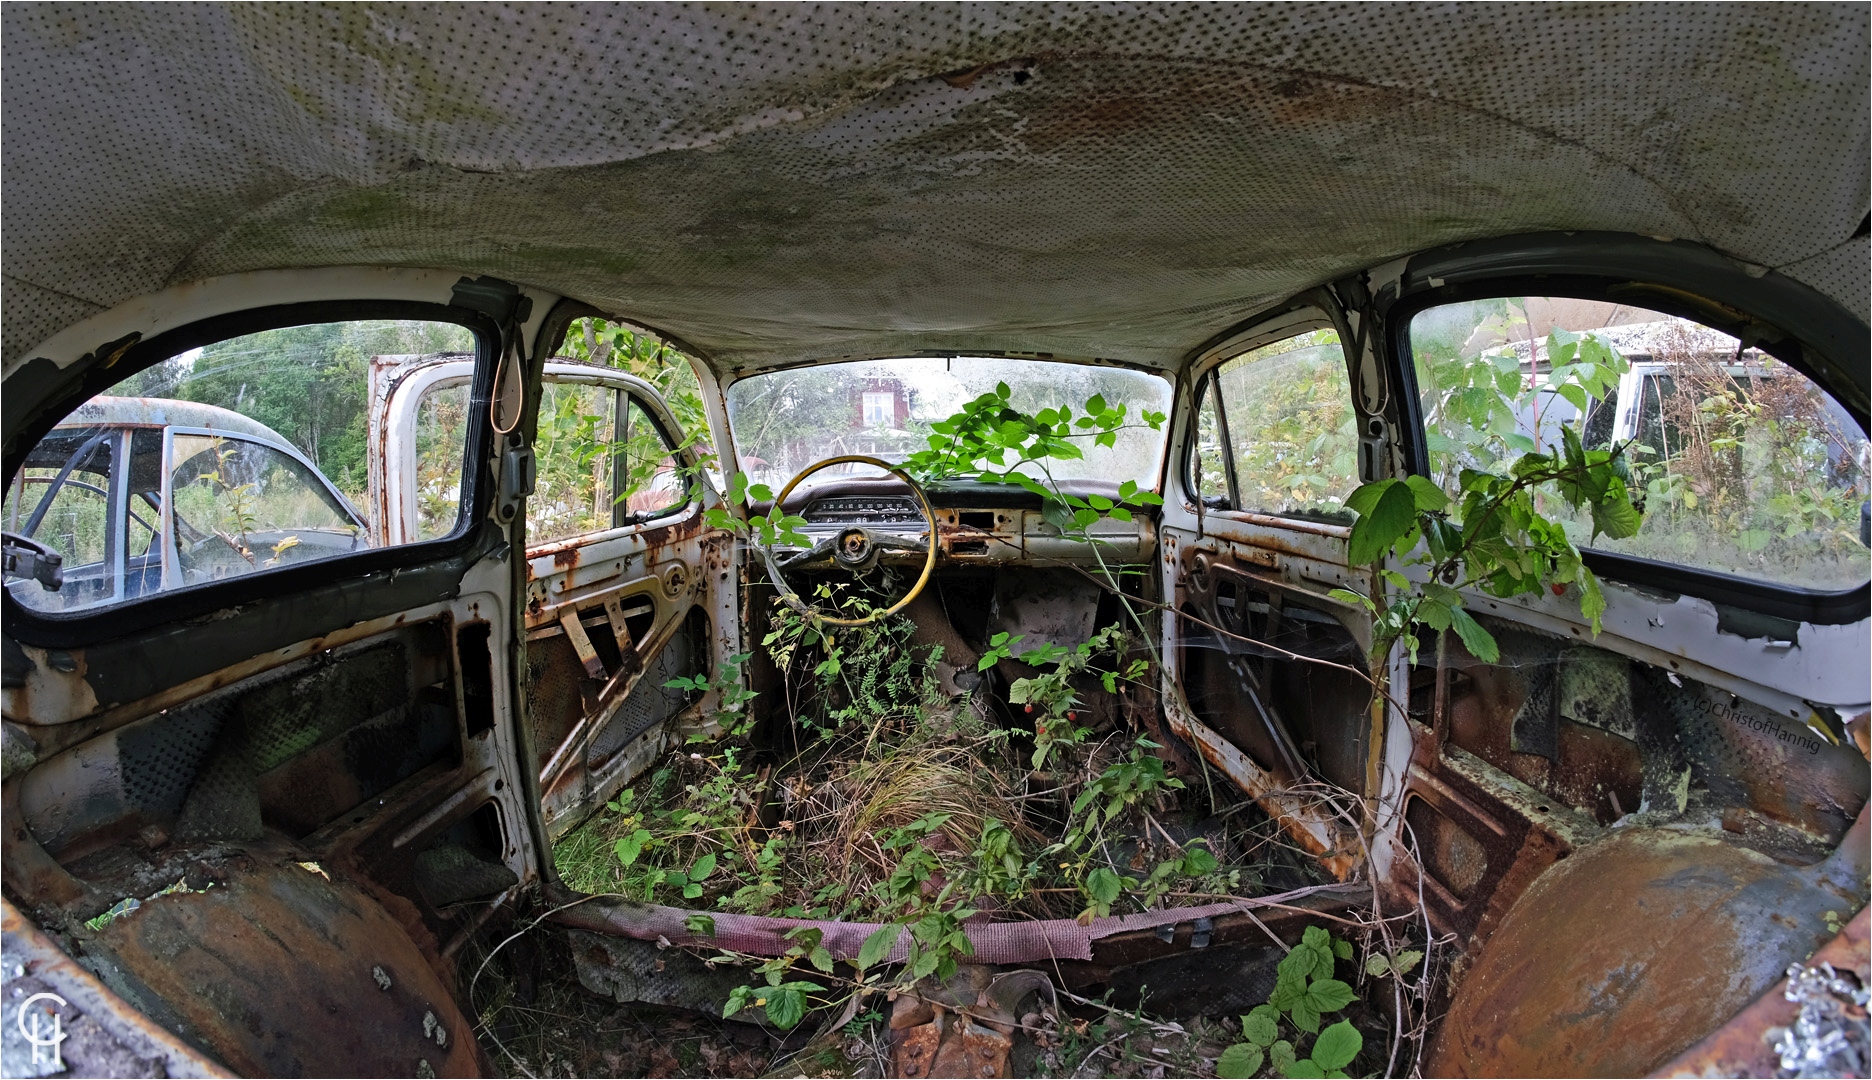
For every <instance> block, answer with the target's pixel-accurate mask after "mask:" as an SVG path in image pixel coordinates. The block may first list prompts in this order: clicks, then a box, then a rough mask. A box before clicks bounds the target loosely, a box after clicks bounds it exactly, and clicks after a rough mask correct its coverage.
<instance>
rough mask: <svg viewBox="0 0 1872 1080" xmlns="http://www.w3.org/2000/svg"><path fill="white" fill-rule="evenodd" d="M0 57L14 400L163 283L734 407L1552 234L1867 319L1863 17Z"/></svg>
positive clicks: (1148, 331)
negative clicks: (1805, 292) (519, 355)
mask: <svg viewBox="0 0 1872 1080" xmlns="http://www.w3.org/2000/svg"><path fill="white" fill-rule="evenodd" d="M0 28H3V30H4V55H5V58H6V63H5V65H4V69H3V70H0V101H3V102H4V106H3V108H4V113H3V117H0V118H3V122H0V140H3V152H4V155H5V159H6V162H7V166H8V167H7V169H6V174H5V187H4V199H3V201H0V218H3V220H0V225H3V226H4V230H5V237H6V245H5V249H4V252H3V253H0V264H3V266H4V271H5V277H4V290H5V292H4V310H3V311H0V338H3V340H0V354H3V356H4V359H5V361H6V362H7V364H8V365H9V368H10V367H11V365H13V364H14V363H16V362H17V361H19V360H20V359H21V358H22V357H23V356H25V355H26V353H27V352H28V351H29V350H30V349H31V348H32V347H34V346H35V345H37V344H38V343H39V342H40V341H42V340H44V339H45V338H46V337H48V336H49V335H50V334H52V333H54V332H56V331H58V330H60V329H62V328H64V327H65V326H68V325H70V324H71V323H73V322H74V321H76V320H78V319H80V318H83V317H85V316H86V315H89V314H91V313H94V312H95V311H97V310H99V309H100V308H102V307H108V306H110V305H113V304H115V303H118V302H121V301H123V300H125V299H128V298H131V297H133V296H136V295H139V294H143V293H147V292H150V291H153V290H155V289H158V288H161V287H164V286H166V285H170V284H174V283H178V282H183V281H188V280H193V279H198V278H204V277H210V276H215V275H221V274H227V273H233V272H237V271H243V270H254V269H271V268H282V267H305V266H324V265H348V264H372V265H399V266H430V267H441V268H446V269H459V270H463V271H471V272H475V273H486V274H494V275H498V276H501V277H504V278H508V279H510V280H514V281H519V282H524V283H529V284H535V285H539V286H541V287H544V288H549V289H552V290H554V291H557V292H561V293H564V294H566V295H570V296H575V297H578V298H580V299H584V300H587V301H590V302H592V303H595V304H597V305H599V306H601V307H604V308H607V309H610V310H613V311H616V312H618V313H620V314H624V315H627V316H628V317H631V318H633V319H635V320H637V321H640V322H643V323H645V324H648V325H651V326H654V327H657V328H659V329H661V330H664V331H666V332H668V333H670V334H672V335H674V336H676V337H678V338H680V339H681V340H683V341H686V342H688V343H690V344H691V345H693V346H695V347H696V348H697V349H698V350H699V351H701V352H702V353H703V354H704V355H705V356H706V357H708V358H709V359H710V360H711V362H713V363H715V364H716V365H717V366H718V367H723V368H727V367H743V366H762V365H769V364H777V363H784V362H790V361H794V360H800V359H810V358H819V357H825V356H835V355H859V354H863V355H884V354H892V353H897V354H901V353H913V352H918V351H926V350H1023V351H1033V352H1052V353H1057V354H1061V355H1077V356H1097V357H1107V358H1113V359H1122V360H1131V361H1138V362H1143V363H1151V364H1160V365H1168V364H1173V363H1175V362H1177V361H1179V360H1181V359H1182V358H1184V357H1185V356H1186V355H1187V354H1188V352H1189V351H1190V350H1191V349H1192V348H1193V347H1195V346H1196V345H1198V344H1200V343H1201V342H1202V341H1204V340H1205V339H1207V338H1208V337H1210V336H1211V335H1213V334H1215V333H1217V332H1219V331H1220V330H1222V329H1224V328H1226V327H1228V326H1229V325H1231V324H1232V323H1234V322H1237V321H1239V320H1240V319H1242V318H1244V317H1246V316H1248V315H1250V314H1252V313H1253V312H1254V310H1255V309H1256V308H1258V307H1260V306H1262V305H1264V304H1266V303H1268V302H1270V301H1272V300H1276V299H1279V298H1281V297H1283V296H1286V295H1289V294H1291V293H1293V292H1295V291H1297V290H1299V289H1302V288H1305V287H1308V286H1310V285H1313V284H1316V283H1318V282H1320V281H1324V280H1329V279H1331V278H1332V277H1334V276H1336V275H1339V274H1342V273H1345V272H1348V271H1351V270H1354V269H1358V268H1361V267H1367V266H1372V265H1375V264H1377V263H1380V262H1382V261H1384V260H1386V259H1388V258H1391V257H1393V256H1396V255H1399V254H1403V253H1407V252H1411V251H1416V250H1421V249H1423V248H1426V247H1431V246H1434V245H1437V244H1440V243H1445V242H1450V241H1455V240H1462V239H1470V238H1476V237H1483V236H1496V235H1505V234H1509V233H1515V232H1525V231H1537V230H1553V229H1568V230H1575V229H1577V230H1586V229H1604V230H1613V231H1620V232H1630V233H1641V234H1646V235H1654V236H1668V237H1675V238H1685V239H1691V240H1697V241H1700V242H1702V243H1706V244H1708V245H1710V246H1712V247H1714V248H1716V249H1718V250H1720V251H1723V252H1725V253H1728V254H1730V255H1732V256H1734V257H1736V258H1738V259H1741V260H1744V261H1746V262H1749V263H1753V264H1758V265H1762V266H1774V267H1780V266H1790V265H1794V264H1798V265H1799V266H1800V267H1801V268H1802V271H1801V273H1802V274H1803V275H1804V276H1802V280H1805V281H1808V282H1810V283H1811V284H1813V285H1814V286H1815V287H1816V288H1819V289H1821V290H1823V291H1825V292H1827V293H1828V294H1829V295H1832V296H1834V298H1835V299H1837V300H1839V301H1840V302H1842V303H1844V304H1846V305H1847V306H1848V307H1849V308H1850V309H1852V310H1854V311H1856V312H1857V313H1859V315H1860V316H1861V317H1862V318H1864V317H1865V315H1866V275H1865V269H1866V268H1865V265H1864V262H1865V255H1864V253H1865V247H1864V244H1863V243H1860V244H1858V245H1857V246H1856V247H1854V246H1853V245H1851V244H1850V243H1848V241H1849V238H1850V237H1851V236H1852V234H1853V232H1854V230H1855V228H1856V227H1857V226H1858V224H1859V223H1860V221H1861V220H1862V219H1864V217H1865V215H1866V210H1867V202H1868V182H1867V157H1868V152H1869V151H1872V146H1869V145H1868V135H1867V127H1868V125H1867V110H1868V91H1867V87H1868V81H1869V79H1872V70H1868V61H1867V55H1868V44H1869V37H1868V9H1867V7H1866V6H1865V5H1862V4H1834V5H1828V4H1772V5H1759V6H1751V5H1711V6H1681V5H1599V4H1571V5H1558V6H1545V5H1505V6H1496V5H1487V4H1451V5H1410V6H1402V5H1366V4H1333V3H1322V4H1295V5H1286V4H1270V5H1262V4H1202V5H1180V4H1149V5H1127V4H1112V5H1095V4H878V5H842V4H784V5H758V4H736V5H720V6H717V5H686V4H659V5H642V6H629V5H576V4H513V5H502V4H467V5H437V6H415V5H411V6H402V5H382V4H343V5H317V4H266V5H259V4H255V5H237V6H227V7H220V6H208V5H150V6H137V5H115V4H113V5H67V4H17V3H16V4H10V5H7V6H6V7H5V9H4V11H3V12H0ZM1855 252H1856V253H1857V254H1855ZM1855 260H1856V261H1857V267H1856V268H1855V267H1854V265H1853V263H1854V261H1855Z"/></svg>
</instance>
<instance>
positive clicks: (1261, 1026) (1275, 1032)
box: [1242, 1005, 1280, 1046]
mask: <svg viewBox="0 0 1872 1080" xmlns="http://www.w3.org/2000/svg"><path fill="white" fill-rule="evenodd" d="M1279 1016H1280V1013H1278V1012H1276V1011H1275V1009H1274V1007H1273V1006H1271V1005H1257V1006H1255V1008H1254V1011H1253V1012H1250V1013H1249V1014H1248V1015H1247V1016H1244V1017H1242V1038H1244V1039H1247V1040H1248V1041H1249V1042H1251V1043H1253V1044H1255V1045H1256V1046H1272V1045H1274V1040H1275V1039H1277V1038H1279V1037H1280V1025H1279V1024H1278V1023H1277V1022H1276V1020H1277V1018H1278V1017H1279Z"/></svg>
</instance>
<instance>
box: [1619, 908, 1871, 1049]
mask: <svg viewBox="0 0 1872 1080" xmlns="http://www.w3.org/2000/svg"><path fill="white" fill-rule="evenodd" d="M1869 949H1872V908H1861V909H1860V911H1859V914H1857V915H1855V916H1853V920H1852V922H1850V923H1847V924H1846V926H1845V927H1844V928H1842V929H1841V930H1840V934H1839V936H1838V937H1836V938H1834V939H1833V940H1832V941H1829V942H1827V943H1826V944H1825V945H1824V946H1822V947H1821V949H1820V951H1819V952H1817V953H1814V954H1813V956H1812V957H1810V958H1809V959H1808V961H1807V964H1808V966H1810V967H1811V966H1818V965H1820V964H1832V965H1833V967H1834V968H1836V969H1837V970H1840V971H1850V972H1852V973H1853V974H1855V975H1857V976H1858V977H1859V985H1860V986H1868V985H1872V955H1868V950H1869ZM1787 985H1788V981H1787V980H1786V979H1782V980H1781V981H1780V982H1778V983H1776V984H1775V985H1774V986H1773V987H1772V988H1771V989H1770V990H1769V991H1768V992H1767V993H1765V994H1763V995H1762V996H1761V997H1759V998H1756V999H1755V1001H1754V1003H1753V1004H1751V1005H1750V1006H1749V1007H1748V1008H1746V1009H1743V1010H1742V1011H1741V1012H1739V1013H1737V1014H1736V1015H1735V1018H1734V1019H1732V1020H1730V1021H1729V1022H1728V1023H1727V1024H1724V1025H1723V1026H1722V1027H1720V1028H1717V1029H1716V1030H1715V1031H1712V1032H1710V1034H1709V1035H1708V1037H1706V1038H1705V1039H1704V1040H1703V1041H1702V1042H1700V1043H1697V1044H1696V1045H1695V1046H1693V1047H1691V1048H1690V1049H1688V1050H1685V1051H1684V1052H1683V1053H1682V1054H1681V1055H1679V1056H1678V1057H1677V1059H1676V1060H1675V1061H1672V1062H1671V1063H1670V1064H1669V1065H1666V1066H1664V1067H1663V1068H1662V1069H1659V1070H1658V1071H1657V1072H1655V1073H1653V1074H1652V1075H1653V1076H1774V1075H1775V1074H1776V1071H1777V1070H1778V1069H1780V1067H1781V1060H1780V1058H1779V1056H1778V1055H1777V1054H1776V1053H1775V1051H1774V1043H1773V1040H1772V1039H1770V1038H1769V1032H1770V1031H1772V1030H1773V1029H1775V1028H1784V1027H1786V1026H1788V1025H1789V1024H1791V1023H1792V1022H1793V1021H1794V1015H1795V1013H1796V1011H1797V1008H1796V1006H1795V1004H1794V1003H1793V1002H1791V1001H1789V1000H1788V999H1787V995H1786V993H1785V991H1786V990H1787ZM1863 1019H1864V1018H1863V1016H1862V1017H1861V1021H1862V1022H1863Z"/></svg>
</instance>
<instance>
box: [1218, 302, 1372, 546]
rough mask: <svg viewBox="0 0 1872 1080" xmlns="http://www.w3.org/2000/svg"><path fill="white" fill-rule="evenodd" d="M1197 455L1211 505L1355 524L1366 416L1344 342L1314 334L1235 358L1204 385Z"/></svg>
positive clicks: (1331, 335)
mask: <svg viewBox="0 0 1872 1080" xmlns="http://www.w3.org/2000/svg"><path fill="white" fill-rule="evenodd" d="M1196 427H1197V430H1196V445H1195V453H1194V454H1193V455H1192V464H1191V468H1192V470H1198V469H1199V470H1200V475H1194V474H1193V475H1192V477H1191V482H1192V485H1193V487H1194V490H1195V491H1196V492H1197V493H1199V494H1200V495H1201V496H1202V498H1203V501H1204V503H1205V504H1206V505H1209V506H1216V507H1221V506H1227V507H1230V508H1233V509H1238V510H1248V511H1256V512H1260V513H1268V514H1289V515H1295V516H1307V517H1322V518H1326V519H1328V520H1341V519H1343V518H1344V517H1345V515H1346V511H1345V510H1344V505H1345V499H1346V496H1348V495H1350V494H1351V493H1352V491H1353V489H1355V488H1357V487H1358V447H1359V441H1358V430H1357V414H1356V413H1355V412H1354V411H1353V408H1352V386H1351V379H1350V377H1349V376H1348V375H1347V372H1346V364H1345V353H1344V350H1342V349H1341V348H1340V345H1339V335H1338V334H1337V332H1335V331H1333V330H1330V329H1322V330H1312V331H1308V332H1306V333H1303V334H1297V335H1295V336H1293V337H1289V338H1284V339H1282V340H1280V341H1276V342H1272V343H1270V344H1267V345H1262V346H1260V347H1259V348H1256V349H1253V350H1251V351H1249V352H1246V353H1243V354H1242V355H1240V356H1237V357H1234V358H1232V359H1230V360H1227V361H1225V362H1224V363H1223V364H1222V365H1221V366H1220V367H1218V368H1216V369H1215V371H1214V372H1213V373H1212V374H1211V375H1210V376H1209V377H1208V378H1207V379H1205V380H1204V392H1203V396H1202V399H1201V400H1200V401H1199V402H1198V404H1197V414H1196Z"/></svg>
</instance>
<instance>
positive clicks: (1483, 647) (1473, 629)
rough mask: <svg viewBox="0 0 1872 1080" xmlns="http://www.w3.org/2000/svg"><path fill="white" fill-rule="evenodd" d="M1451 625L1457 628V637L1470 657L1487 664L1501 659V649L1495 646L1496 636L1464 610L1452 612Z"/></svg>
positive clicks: (1458, 609)
mask: <svg viewBox="0 0 1872 1080" xmlns="http://www.w3.org/2000/svg"><path fill="white" fill-rule="evenodd" d="M1450 625H1451V626H1454V627H1455V628H1456V636H1457V637H1459V638H1461V639H1462V643H1463V648H1465V649H1468V650H1469V655H1471V656H1473V657H1475V658H1476V659H1477V660H1480V661H1482V662H1483V663H1485V664H1493V663H1494V662H1495V661H1497V660H1500V659H1501V647H1500V646H1498V645H1496V644H1495V636H1494V635H1493V634H1490V633H1489V632H1488V631H1487V630H1484V629H1483V628H1482V624H1481V623H1479V622H1476V621H1475V618H1474V616H1472V615H1470V614H1469V613H1468V612H1467V611H1464V610H1463V609H1462V608H1455V609H1453V610H1451V611H1450Z"/></svg>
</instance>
